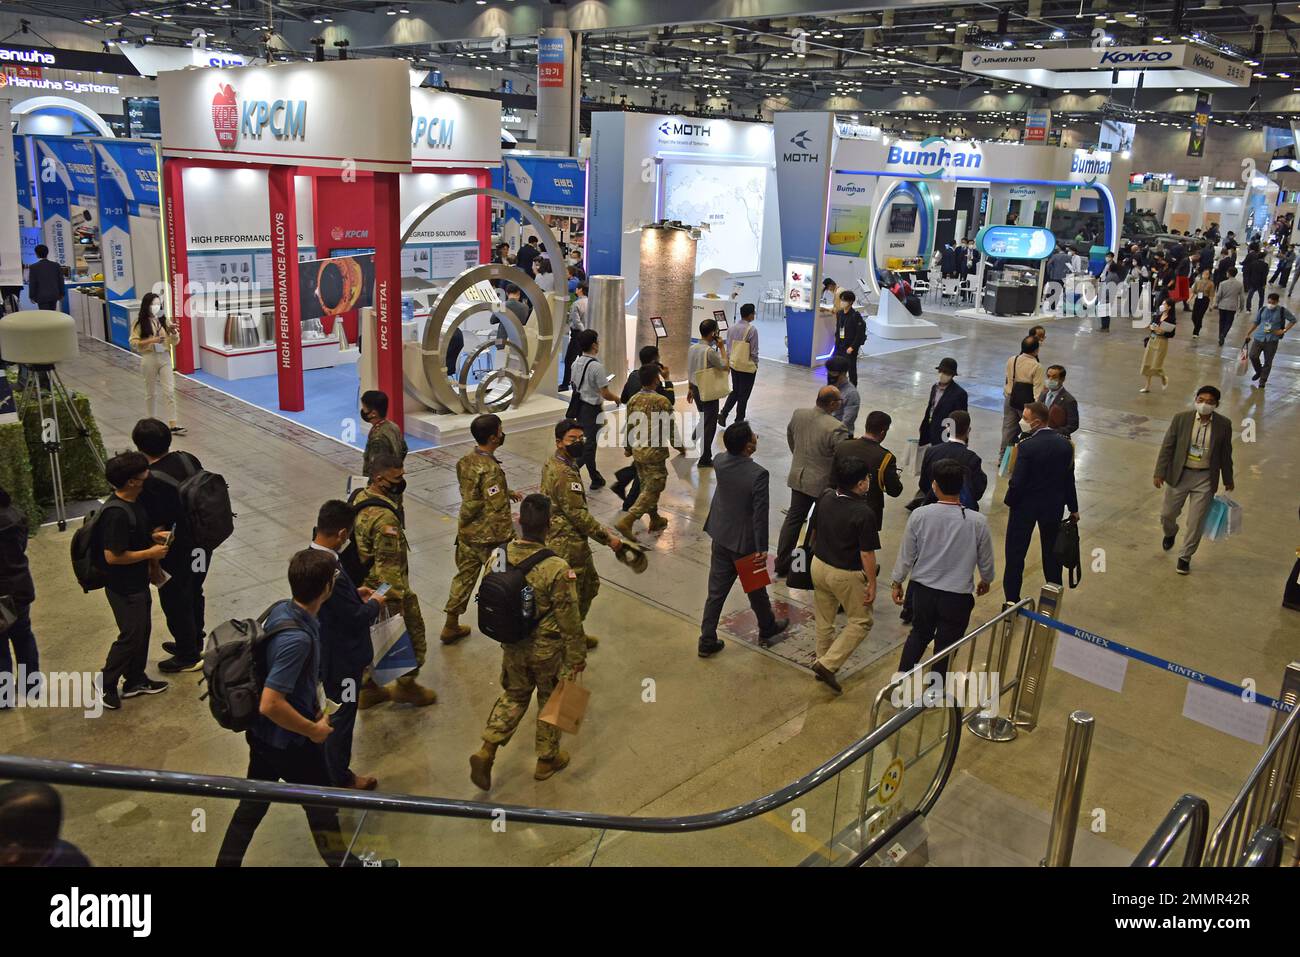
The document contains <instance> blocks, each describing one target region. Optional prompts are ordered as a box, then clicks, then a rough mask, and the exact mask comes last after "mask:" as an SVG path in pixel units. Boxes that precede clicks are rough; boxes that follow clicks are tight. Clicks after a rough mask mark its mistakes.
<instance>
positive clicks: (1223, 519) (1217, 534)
mask: <svg viewBox="0 0 1300 957" xmlns="http://www.w3.org/2000/svg"><path fill="white" fill-rule="evenodd" d="M1201 534H1202V535H1204V536H1205V537H1206V538H1208V539H1209V540H1210V541H1212V542H1217V541H1219V540H1220V539H1222V538H1226V537H1227V536H1228V506H1227V503H1226V502H1224V501H1223V499H1222V498H1220V497H1219V496H1217V495H1216V496H1215V497H1214V500H1213V501H1212V502H1210V508H1209V511H1207V512H1206V513H1205V525H1204V526H1202V529H1201Z"/></svg>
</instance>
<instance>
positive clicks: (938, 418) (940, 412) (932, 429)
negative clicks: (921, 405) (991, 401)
mask: <svg viewBox="0 0 1300 957" xmlns="http://www.w3.org/2000/svg"><path fill="white" fill-rule="evenodd" d="M934 368H935V371H936V372H937V373H939V380H938V381H937V382H936V383H935V384H934V385H932V386H930V400H929V401H928V402H927V403H926V404H925V415H924V416H923V417H922V418H921V429H920V432H919V434H918V436H917V442H918V444H919V446H920V448H922V449H923V448H925V447H926V446H927V445H938V444H939V443H941V442H946V441H947V440H948V436H946V435H945V434H944V422H945V421H946V420H947V419H948V418H949V417H951V416H952V414H953V413H954V412H956V411H957V410H958V409H960V410H961V411H963V412H964V411H966V398H967V396H966V390H965V389H963V388H962V387H961V386H959V385H958V384H957V383H956V381H954V380H955V378H956V376H957V360H956V359H953V358H951V357H945V358H943V359H940V360H939V364H938V365H937V366H935V367H934ZM918 454H919V452H918Z"/></svg>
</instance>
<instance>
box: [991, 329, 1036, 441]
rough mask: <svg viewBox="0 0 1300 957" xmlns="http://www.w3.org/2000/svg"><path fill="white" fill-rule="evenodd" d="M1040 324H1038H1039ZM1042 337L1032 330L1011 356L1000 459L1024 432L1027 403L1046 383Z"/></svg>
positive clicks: (1004, 394) (1007, 372) (1003, 408)
mask: <svg viewBox="0 0 1300 957" xmlns="http://www.w3.org/2000/svg"><path fill="white" fill-rule="evenodd" d="M1036 328H1037V327H1036ZM1041 344H1042V339H1040V338H1038V337H1036V336H1035V335H1033V330H1030V334H1029V335H1027V336H1025V338H1024V339H1022V340H1020V352H1019V353H1018V354H1017V355H1014V356H1012V357H1011V358H1010V359H1008V360H1007V369H1006V378H1005V379H1004V381H1003V384H1002V396H1003V402H1002V444H1001V445H1000V446H998V461H999V462H1001V461H1002V453H1003V452H1005V451H1006V450H1007V446H1008V445H1014V444H1015V441H1016V437H1017V436H1018V435H1020V428H1019V424H1020V413H1021V412H1022V411H1024V408H1025V406H1026V405H1028V404H1029V403H1030V402H1033V401H1035V400H1036V399H1037V398H1038V396H1040V395H1042V393H1043V388H1044V386H1045V379H1044V376H1043V366H1042V364H1041V363H1040V362H1039V361H1038V347H1039V346H1040V345H1041Z"/></svg>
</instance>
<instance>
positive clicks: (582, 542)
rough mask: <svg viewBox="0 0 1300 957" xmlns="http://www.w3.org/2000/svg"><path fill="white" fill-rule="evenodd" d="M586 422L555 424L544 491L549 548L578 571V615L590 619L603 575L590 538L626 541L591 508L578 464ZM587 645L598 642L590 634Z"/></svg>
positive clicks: (617, 545)
mask: <svg viewBox="0 0 1300 957" xmlns="http://www.w3.org/2000/svg"><path fill="white" fill-rule="evenodd" d="M583 445H584V440H583V429H582V425H581V424H580V423H579V422H577V421H576V420H575V419H563V420H562V421H561V422H560V423H559V424H558V425H556V426H555V455H553V456H551V458H549V459H547V460H546V463H545V464H544V465H543V466H542V494H543V495H545V496H546V497H547V498H549V499H550V500H551V530H550V532H549V533H547V536H546V547H547V548H549V549H551V551H553V552H555V554H557V555H559V556H560V557H561V558H563V559H564V560H565V561H566V562H568V563H569V567H570V568H572V569H573V571H574V572H575V573H576V574H577V576H578V578H577V584H578V616H579V617H580V618H581V619H582V620H583V621H586V619H587V612H588V611H589V610H590V608H591V602H592V600H593V599H594V598H595V597H596V592H598V591H600V576H599V575H598V574H597V573H596V563H595V562H594V561H593V560H592V557H591V547H590V546H589V545H588V544H587V540H588V539H594V540H595V541H598V542H604V543H606V544H607V545H609V547H610V548H612V549H614V551H618V550H619V549H620V548H622V547H623V542H622V541H620V540H619V538H618V536H616V535H614V534H613V533H612V532H609V531H606V530H605V527H604V526H603V525H601V524H600V522H598V521H596V519H595V518H593V517H592V514H591V512H589V511H587V493H586V492H585V491H584V490H583V486H582V477H581V476H580V475H579V474H578V463H579V462H581V461H582V456H583V452H584V448H583ZM586 641H587V647H588V648H595V647H596V645H597V642H598V639H596V638H595V637H594V636H592V635H587V636H586Z"/></svg>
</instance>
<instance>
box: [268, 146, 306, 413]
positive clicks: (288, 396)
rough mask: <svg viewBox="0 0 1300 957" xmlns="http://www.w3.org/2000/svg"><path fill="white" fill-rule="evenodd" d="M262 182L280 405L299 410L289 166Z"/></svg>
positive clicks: (295, 238)
mask: <svg viewBox="0 0 1300 957" xmlns="http://www.w3.org/2000/svg"><path fill="white" fill-rule="evenodd" d="M266 186H267V193H268V194H269V198H270V201H271V202H270V209H271V290H272V297H273V302H274V303H275V311H274V316H275V347H276V350H275V351H276V363H275V364H276V370H277V372H278V374H279V385H280V408H281V409H282V410H283V411H285V412H301V411H302V410H303V388H302V322H301V321H300V320H299V318H298V308H299V305H298V303H299V298H298V223H297V215H296V214H297V210H296V209H295V200H294V184H293V170H291V169H289V168H288V167H286V166H276V167H273V168H272V169H270V170H268V171H267V177H266Z"/></svg>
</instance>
